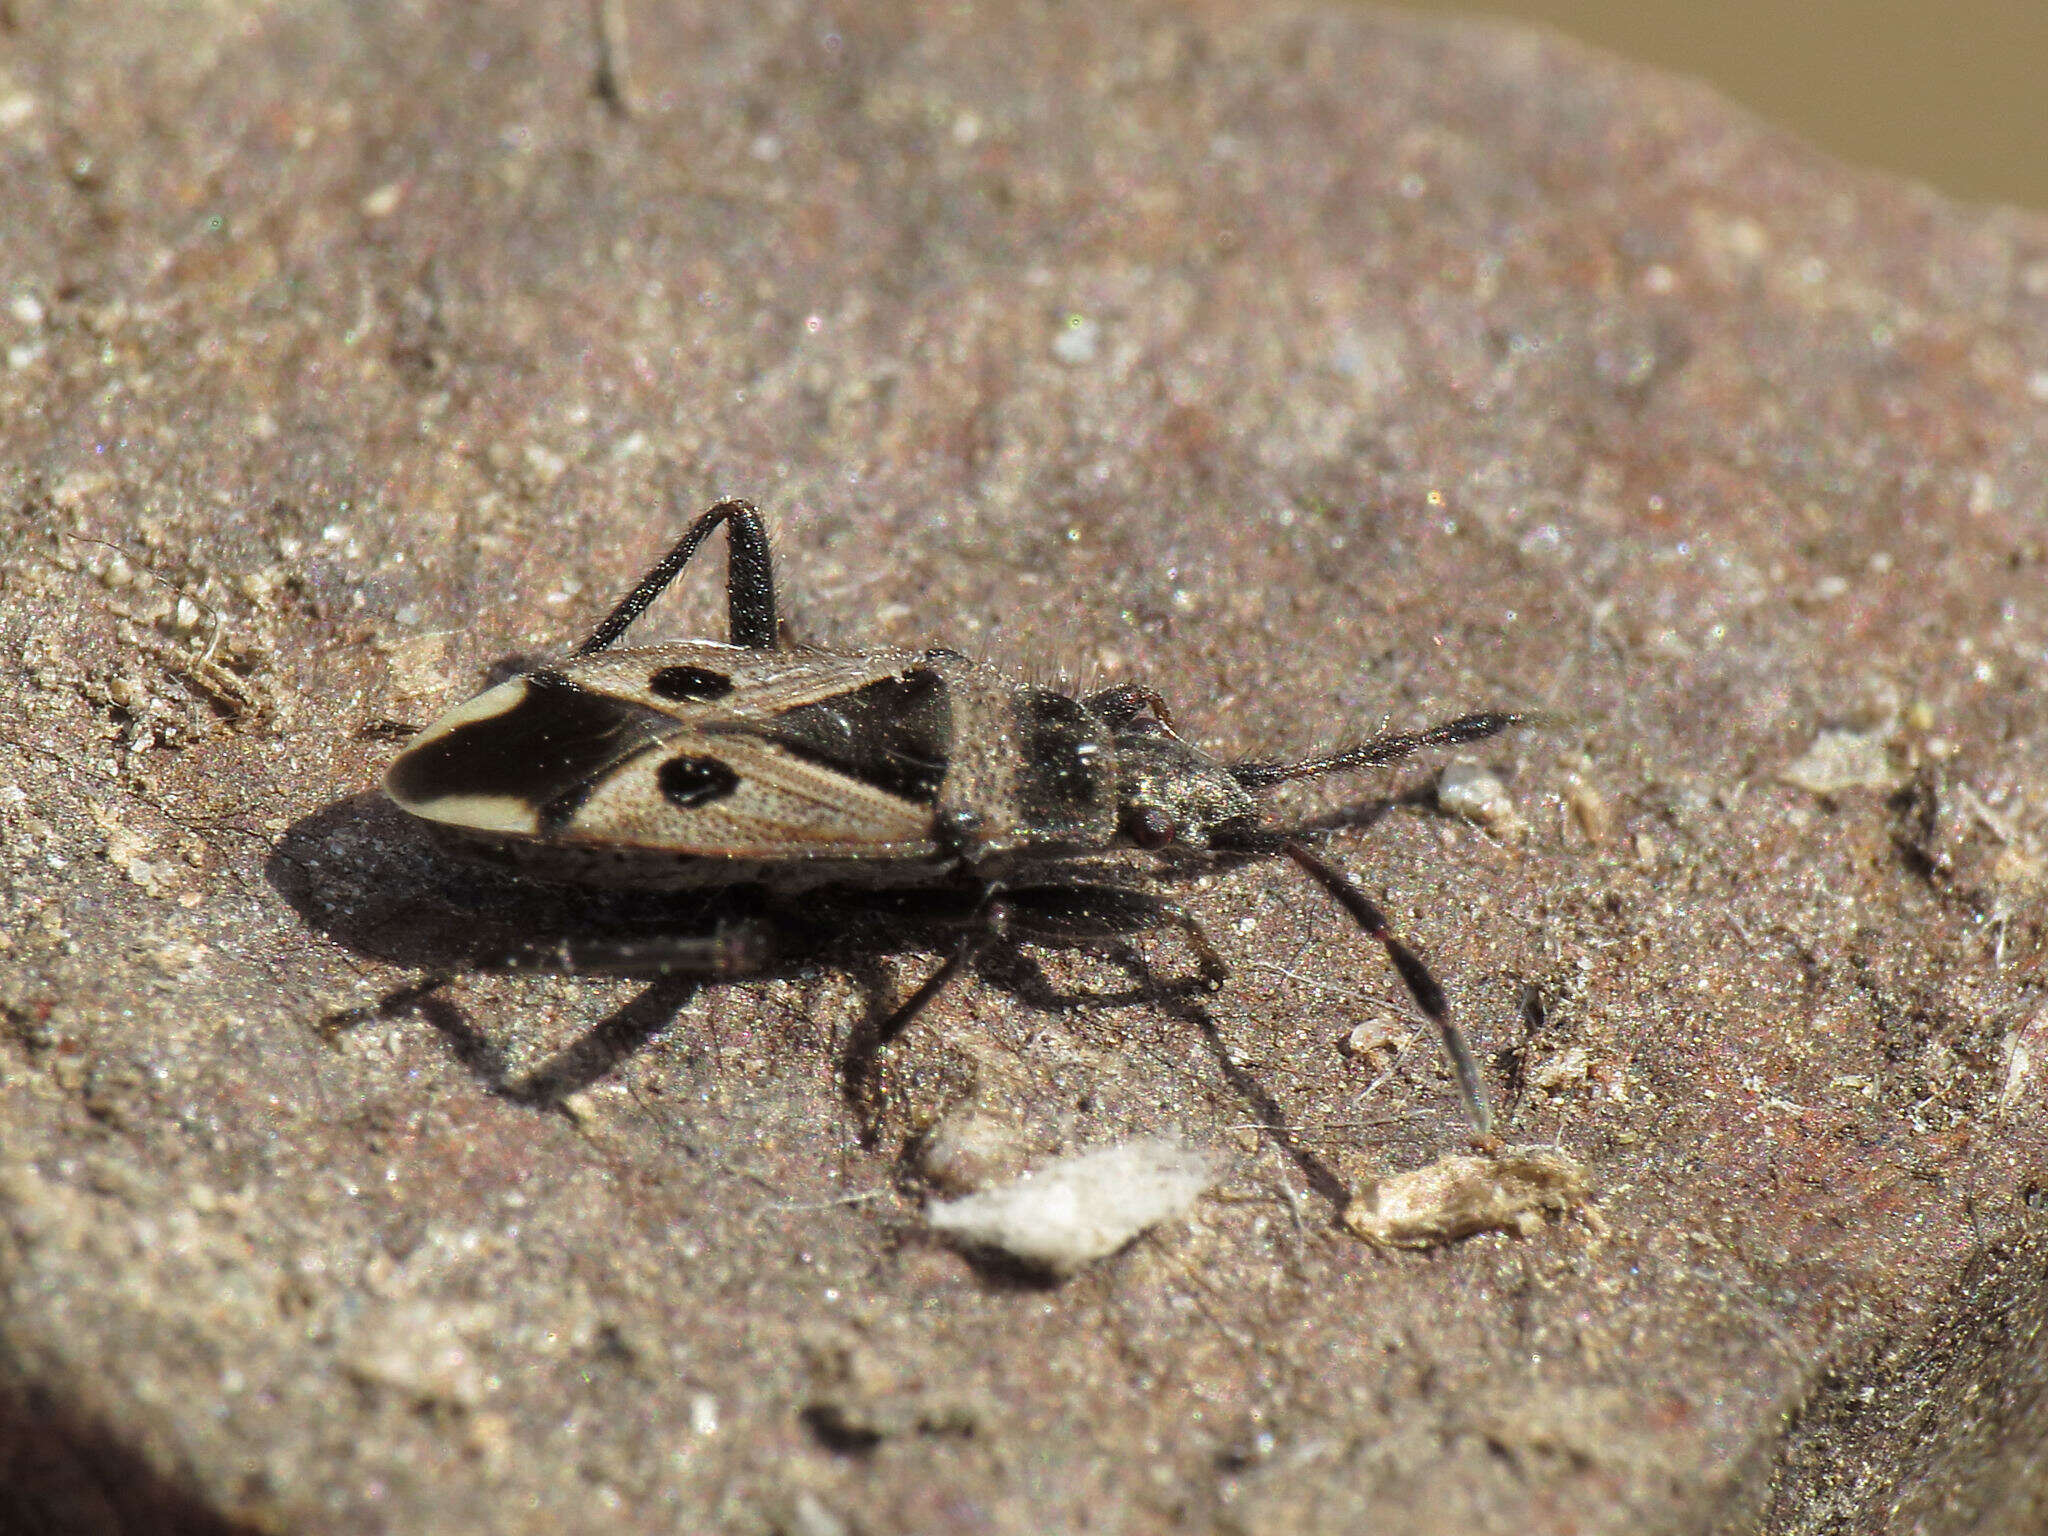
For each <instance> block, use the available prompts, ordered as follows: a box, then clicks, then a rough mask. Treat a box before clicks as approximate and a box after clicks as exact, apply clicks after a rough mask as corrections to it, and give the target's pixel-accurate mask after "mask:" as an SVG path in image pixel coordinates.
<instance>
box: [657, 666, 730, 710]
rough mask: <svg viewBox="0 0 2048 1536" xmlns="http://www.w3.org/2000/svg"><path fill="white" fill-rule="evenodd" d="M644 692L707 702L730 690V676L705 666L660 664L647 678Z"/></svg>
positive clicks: (666, 697)
mask: <svg viewBox="0 0 2048 1536" xmlns="http://www.w3.org/2000/svg"><path fill="white" fill-rule="evenodd" d="M647 690H648V692H650V693H652V694H654V695H655V697H657V698H663V699H674V700H675V701H676V702H677V703H689V702H695V703H708V702H709V701H710V700H712V699H722V698H724V697H725V696H726V695H727V694H729V693H731V692H732V679H731V678H729V677H727V676H726V675H725V674H724V673H723V672H714V671H712V670H711V669H710V668H709V667H690V666H676V667H663V668H662V669H661V670H660V671H658V672H656V673H655V674H654V675H653V676H652V677H650V678H648V679H647Z"/></svg>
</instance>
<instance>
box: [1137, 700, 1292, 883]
mask: <svg viewBox="0 0 2048 1536" xmlns="http://www.w3.org/2000/svg"><path fill="white" fill-rule="evenodd" d="M1116 759H1117V826H1118V830H1119V831H1120V832H1121V833H1122V834H1123V837H1124V839H1125V840H1126V841H1127V842H1129V843H1130V844H1131V845H1132V846H1134V847H1138V848H1143V849H1146V850H1148V851H1157V850H1160V849H1164V848H1169V847H1173V846H1175V845H1179V846H1183V847H1194V848H1207V847H1209V846H1211V844H1212V843H1213V842H1214V841H1215V839H1216V837H1217V836H1218V834H1227V833H1232V832H1240V831H1244V830H1247V829H1249V828H1250V827H1251V826H1252V825H1253V824H1254V823H1256V822H1257V821H1258V819H1259V805H1258V802H1257V801H1256V800H1254V799H1253V798H1252V797H1251V795H1250V793H1249V792H1248V791H1247V790H1246V789H1245V787H1244V786H1243V785H1242V784H1240V783H1238V781H1237V779H1236V777H1235V776H1234V775H1233V774H1232V773H1231V771H1230V769H1228V768H1226V767H1224V766H1223V764H1221V763H1219V762H1217V761H1216V760H1215V759H1214V758H1211V757H1207V756H1204V755H1203V754H1202V753H1200V752H1197V751H1196V750H1195V749H1194V748H1193V747H1191V746H1189V745H1188V744H1187V743H1186V742H1184V741H1182V740H1181V739H1180V738H1179V737H1178V736H1175V735H1174V734H1172V733H1171V732H1170V731H1168V730H1166V729H1165V728H1164V727H1163V726H1160V725H1158V724H1156V723H1153V722H1151V721H1143V722H1134V723H1133V724H1132V725H1130V726H1128V727H1127V728H1125V729H1124V730H1121V731H1119V732H1117V735H1116Z"/></svg>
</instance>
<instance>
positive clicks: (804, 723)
mask: <svg viewBox="0 0 2048 1536" xmlns="http://www.w3.org/2000/svg"><path fill="white" fill-rule="evenodd" d="M762 735H764V736H765V737H766V738H767V739H768V740H770V741H772V742H774V743H775V744H776V745H777V746H780V747H783V748H785V749H787V750H788V751H790V752H792V753H794V754H795V755H796V756H798V757H801V758H804V759H806V760H807V761H810V762H813V763H817V764H819V765H821V766H823V767H826V768H830V769H831V770H832V771H833V772H834V773H843V774H845V775H846V776H847V777H848V778H852V779H858V780H860V781H861V782H862V783H863V784H868V785H872V786H873V787H874V788H876V789H879V790H882V791H884V792H885V793H887V794H891V795H894V796H896V797H897V798H898V799H900V800H908V801H911V802H912V803H914V804H917V805H935V804H937V803H938V798H939V786H940V785H941V784H943V783H945V781H946V761H947V757H948V754H949V749H950V747H951V744H952V735H953V710H952V706H951V704H950V703H949V702H948V700H947V697H946V680H945V679H944V678H942V677H940V676H939V674H938V673H936V672H933V671H930V670H928V669H926V668H924V667H918V668H915V669H913V670H911V671H909V672H905V673H903V674H901V675H900V676H897V677H884V678H879V679H877V680H876V681H874V682H872V683H865V684H863V685H862V686H860V687H858V688H855V689H851V690H849V691H848V692H846V693H842V694H838V695H836V696H834V697H832V698H829V699H818V700H815V701H813V702H812V703H809V704H799V705H797V706H795V707H794V708H792V709H786V710H784V711H783V712H782V713H781V714H779V715H777V716H776V717H775V719H774V720H773V721H771V722H770V723H769V725H768V726H767V728H766V729H765V730H764V731H763V732H762Z"/></svg>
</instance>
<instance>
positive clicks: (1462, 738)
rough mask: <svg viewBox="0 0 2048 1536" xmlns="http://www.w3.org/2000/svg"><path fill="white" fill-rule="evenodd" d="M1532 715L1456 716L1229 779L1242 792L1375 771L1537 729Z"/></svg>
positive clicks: (1242, 770)
mask: <svg viewBox="0 0 2048 1536" xmlns="http://www.w3.org/2000/svg"><path fill="white" fill-rule="evenodd" d="M1541 718H1542V717H1540V716H1537V715H1533V714H1510V713H1508V712H1507V711H1505V710H1488V711H1487V712H1486V713H1484V714H1478V715H1460V716H1459V717H1458V718H1457V719H1455V720H1446V721H1445V722H1444V723H1443V724H1442V725H1433V726H1431V727H1430V728H1429V729H1428V730H1425V731H1388V732H1386V733H1384V734H1382V735H1379V736H1375V737H1373V738H1372V739H1371V740H1369V741H1361V742H1360V743H1358V745H1357V746H1354V747H1346V748H1344V749H1343V750H1342V751H1340V752H1332V753H1329V754H1328V755H1327V756H1324V757H1306V758H1303V759H1302V760H1301V761H1300V762H1298V763H1232V764H1231V765H1230V776H1231V777H1232V778H1234V779H1236V780H1237V782H1238V783H1240V784H1242V785H1243V786H1244V787H1245V788H1246V789H1271V788H1272V787H1273V786H1274V785H1275V784H1286V783H1289V782H1291V781H1292V780H1295V779H1314V778H1320V777H1321V776H1322V775H1323V774H1326V773H1349V772H1351V771H1353V770H1355V769H1359V768H1378V767H1380V766H1382V765H1383V764H1386V763H1397V762H1399V761H1400V760H1401V759H1402V758H1404V757H1413V756H1414V755H1415V754H1416V753H1417V752H1421V751H1423V750H1425V749H1426V748H1429V747H1455V746H1461V745H1463V744H1464V743H1465V742H1468V741H1485V740H1486V739H1487V738H1488V737H1489V736H1498V735H1500V734H1501V732H1503V731H1511V730H1513V729H1514V728H1515V727H1516V726H1518V725H1531V724H1535V723H1537V722H1538V721H1539V720H1540V719H1541Z"/></svg>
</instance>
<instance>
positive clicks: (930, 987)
mask: <svg viewBox="0 0 2048 1536" xmlns="http://www.w3.org/2000/svg"><path fill="white" fill-rule="evenodd" d="M1001 889H1002V888H1001V887H1000V886H994V885H992V886H990V887H989V888H988V889H987V890H986V891H985V892H983V894H982V898H981V900H980V902H979V903H978V904H977V905H976V906H975V908H974V912H973V915H972V916H971V917H970V918H969V919H968V924H969V926H968V929H967V931H966V932H965V933H963V934H962V935H961V936H960V942H959V943H958V944H956V945H954V946H953V952H952V953H951V954H949V955H947V956H946V958H945V960H944V961H943V962H941V963H940V965H939V968H938V969H937V970H935V971H933V972H932V973H931V975H929V976H927V977H925V979H924V981H923V982H922V983H920V984H919V986H918V988H917V990H916V991H915V992H912V993H911V994H910V996H908V997H906V998H905V999H904V1000H903V1001H902V1002H900V1003H898V1004H897V1005H896V1007H895V1008H894V1009H892V1010H891V1011H890V1013H889V1016H888V1017H887V1018H885V1019H883V1020H882V1021H881V1022H880V1023H878V1024H875V1025H872V1026H870V1027H867V1028H864V1029H860V1030H857V1031H856V1032H855V1034H854V1037H853V1038H852V1039H851V1040H850V1041H849V1042H848V1043H847V1047H846V1052H845V1054H844V1056H843V1057H842V1058H841V1061H840V1065H841V1068H842V1070H843V1072H844V1074H845V1078H846V1096H847V1098H848V1099H850V1100H851V1101H852V1102H853V1104H854V1105H855V1107H856V1108H858V1109H859V1110H860V1112H861V1115H862V1118H863V1120H864V1121H865V1120H871V1119H872V1114H873V1110H874V1103H873V1093H872V1087H871V1081H870V1080H871V1079H872V1077H873V1075H874V1067H875V1058H876V1057H877V1056H879V1055H880V1054H881V1052H882V1050H883V1048H884V1047H886V1046H887V1045H888V1044H889V1043H890V1042H891V1041H892V1040H894V1039H895V1038H896V1037H897V1036H898V1035H900V1034H902V1033H903V1032H904V1031H905V1030H906V1029H908V1028H909V1027H910V1026H911V1025H912V1024H913V1023H915V1022H916V1021H917V1017H918V1015H919V1014H921V1013H923V1012H924V1011H925V1009H927V1008H929V1007H931V1005H932V1004H933V1003H934V1002H935V1001H936V1000H937V999H938V996H939V994H940V993H941V992H943V991H945V990H946V988H947V987H948V986H949V985H951V984H952V982H953V980H954V978H955V977H957V976H958V975H959V974H960V973H961V972H962V971H964V970H966V969H967V968H968V967H969V966H971V965H973V964H974V962H975V961H976V960H978V959H980V958H981V956H982V954H983V953H984V952H985V951H986V950H987V949H988V947H989V946H990V945H991V944H993V943H995V942H996V940H997V939H999V938H1001V937H1002V936H1004V934H1006V933H1007V932H1008V926H1009V913H1008V909H1007V908H1006V907H1005V906H1004V905H1003V903H1002V901H1001V900H1000V899H999V898H1000V895H1001ZM873 1129H874V1128H873V1126H872V1124H870V1125H868V1127H867V1129H866V1130H864V1131H863V1135H864V1136H866V1135H868V1134H871V1133H872V1131H873Z"/></svg>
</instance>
